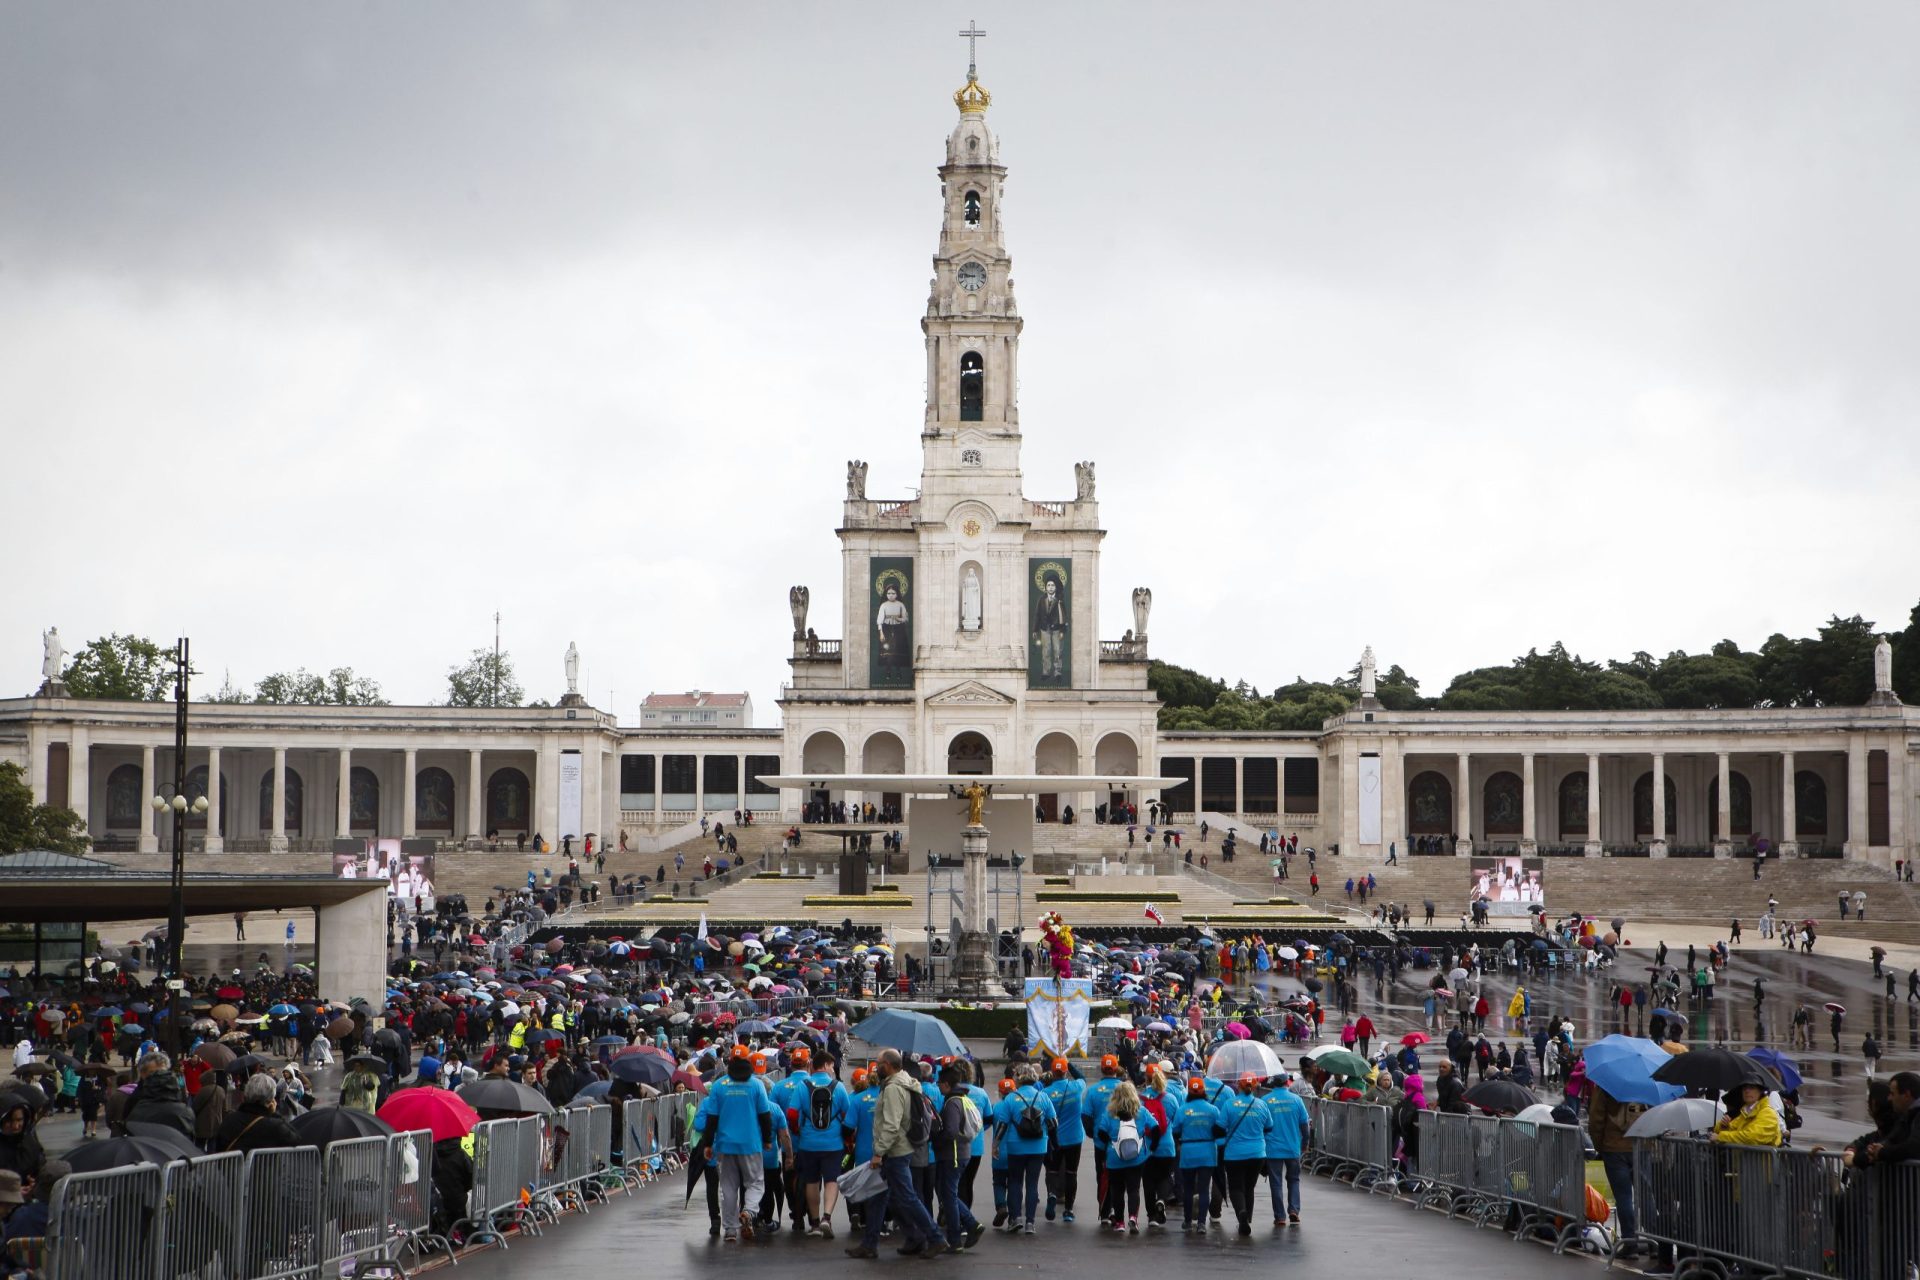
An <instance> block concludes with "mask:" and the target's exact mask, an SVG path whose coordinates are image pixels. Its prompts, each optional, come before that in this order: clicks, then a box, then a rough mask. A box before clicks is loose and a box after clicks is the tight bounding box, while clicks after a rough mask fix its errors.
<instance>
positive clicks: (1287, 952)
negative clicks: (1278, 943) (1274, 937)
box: [1280, 947, 1300, 960]
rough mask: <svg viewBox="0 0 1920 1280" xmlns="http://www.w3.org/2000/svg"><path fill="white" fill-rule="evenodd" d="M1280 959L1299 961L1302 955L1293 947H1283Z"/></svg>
mask: <svg viewBox="0 0 1920 1280" xmlns="http://www.w3.org/2000/svg"><path fill="white" fill-rule="evenodd" d="M1280 958H1281V959H1282V960H1298V959H1299V958H1300V953H1299V952H1298V951H1295V950H1294V949H1293V948H1292V947H1282V948H1280Z"/></svg>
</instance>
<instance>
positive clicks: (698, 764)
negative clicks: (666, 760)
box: [693, 753, 854, 822]
mask: <svg viewBox="0 0 1920 1280" xmlns="http://www.w3.org/2000/svg"><path fill="white" fill-rule="evenodd" d="M845 799H846V802H847V804H848V805H849V806H851V805H852V804H853V802H854V797H853V794H852V793H851V792H849V793H848V794H847V796H846V797H845ZM706 811H707V758H706V757H705V756H703V755H700V754H698V753H695V755H694V757H693V820H694V821H695V822H698V821H699V820H700V816H701V815H702V814H704V813H706Z"/></svg>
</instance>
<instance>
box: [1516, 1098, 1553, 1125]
mask: <svg viewBox="0 0 1920 1280" xmlns="http://www.w3.org/2000/svg"><path fill="white" fill-rule="evenodd" d="M1514 1119H1515V1120H1519V1121H1521V1122H1523V1123H1525V1124H1553V1123H1554V1119H1553V1107H1552V1106H1551V1105H1550V1104H1548V1103H1545V1102H1536V1103H1534V1104H1533V1105H1532V1106H1530V1107H1528V1108H1526V1109H1525V1110H1523V1111H1521V1112H1520V1113H1519V1114H1518V1115H1516V1116H1514Z"/></svg>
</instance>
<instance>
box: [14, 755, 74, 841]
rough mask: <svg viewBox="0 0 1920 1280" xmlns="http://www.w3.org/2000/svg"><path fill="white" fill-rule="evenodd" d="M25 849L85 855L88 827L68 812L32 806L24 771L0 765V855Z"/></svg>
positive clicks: (18, 767)
mask: <svg viewBox="0 0 1920 1280" xmlns="http://www.w3.org/2000/svg"><path fill="white" fill-rule="evenodd" d="M28 849H51V850H53V851H54V852H55V853H85V852H86V851H87V824H86V823H85V822H83V821H82V820H81V818H80V815H79V814H77V813H75V812H74V811H73V810H71V809H61V808H56V807H55V806H53V805H50V804H35V803H34V802H33V788H32V787H31V786H30V785H28V783H27V771H26V770H25V769H22V768H21V767H20V766H19V765H18V764H17V763H15V762H14V761H12V760H7V761H0V853H21V852H23V851H25V850H28Z"/></svg>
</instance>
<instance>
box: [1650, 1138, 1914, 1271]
mask: <svg viewBox="0 0 1920 1280" xmlns="http://www.w3.org/2000/svg"><path fill="white" fill-rule="evenodd" d="M1633 1192H1634V1207H1635V1209H1636V1211H1637V1216H1638V1218H1639V1238H1640V1239H1641V1240H1643V1241H1649V1242H1653V1243H1657V1244H1662V1245H1666V1246H1669V1247H1671V1248H1672V1249H1673V1250H1674V1252H1675V1255H1676V1272H1677V1273H1698V1272H1706V1273H1709V1274H1713V1275H1725V1274H1727V1273H1728V1272H1729V1271H1730V1270H1731V1269H1733V1268H1734V1267H1740V1268H1744V1269H1746V1270H1748V1271H1757V1272H1761V1273H1765V1274H1775V1275H1783V1276H1793V1277H1826V1276H1846V1277H1849V1280H1906V1277H1908V1276H1910V1275H1912V1274H1913V1269H1914V1268H1915V1267H1916V1266H1917V1265H1920V1164H1912V1163H1909V1164H1900V1165H1890V1166H1883V1167H1870V1168H1865V1169H1849V1168H1847V1167H1846V1165H1845V1164H1844V1163H1843V1161H1842V1160H1841V1158H1840V1156H1839V1155H1838V1154H1837V1153H1831V1152H1823V1153H1818V1154H1816V1153H1814V1152H1811V1151H1800V1150H1795V1149H1792V1148H1784V1147H1782V1148H1774V1147H1745V1146H1735V1145H1731V1144H1725V1143H1715V1142H1711V1141H1708V1140H1706V1139H1701V1138H1671V1137H1670V1138H1662V1139H1659V1140H1657V1141H1637V1142H1635V1143H1634V1153H1633Z"/></svg>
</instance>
